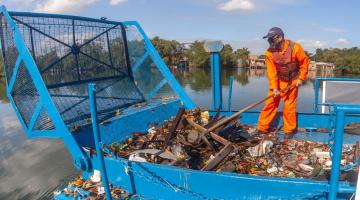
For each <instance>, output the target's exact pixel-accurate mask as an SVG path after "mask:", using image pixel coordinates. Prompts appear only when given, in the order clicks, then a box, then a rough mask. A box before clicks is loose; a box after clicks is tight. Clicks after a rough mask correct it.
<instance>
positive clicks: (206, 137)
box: [106, 109, 355, 179]
mask: <svg viewBox="0 0 360 200" xmlns="http://www.w3.org/2000/svg"><path fill="white" fill-rule="evenodd" d="M222 119H223V117H220V115H219V113H217V114H216V115H215V116H214V117H213V118H210V116H209V113H208V112H207V111H201V110H200V109H195V110H189V111H185V110H184V109H179V111H178V113H177V115H176V117H174V118H173V119H171V120H169V121H167V122H165V123H164V124H163V125H162V126H160V127H158V128H155V127H152V128H150V129H149V130H148V132H147V133H146V134H143V133H139V132H134V133H133V135H132V136H133V137H131V138H128V139H126V141H124V142H122V143H112V144H111V145H107V146H106V147H107V149H108V150H109V152H111V154H112V155H114V156H119V157H123V158H126V159H129V160H131V161H137V162H151V163H158V164H164V165H172V166H178V167H183V168H188V169H196V170H206V171H218V172H223V171H226V172H237V173H242V174H253V175H259V176H277V177H303V178H314V179H327V178H328V175H329V171H330V169H331V164H332V163H331V159H330V149H329V146H328V145H327V144H321V143H314V142H310V141H299V140H289V139H284V140H281V139H279V138H278V137H276V136H275V135H276V133H277V131H278V130H275V131H274V132H272V134H269V135H265V134H261V135H256V131H255V130H256V129H255V127H252V126H249V125H246V124H242V123H240V122H239V121H238V120H236V119H235V120H232V121H230V122H228V123H226V124H224V125H223V126H220V127H219V128H217V129H215V130H214V131H212V132H210V133H208V134H203V133H204V131H206V130H207V129H209V128H210V127H211V126H213V125H214V124H216V123H219V122H220V121H221V120H222ZM319 134H320V133H319ZM354 152H355V146H354V145H344V146H343V155H342V161H341V164H342V166H345V165H351V164H352V163H353V162H354V160H355V156H354ZM107 156H109V155H107Z"/></svg>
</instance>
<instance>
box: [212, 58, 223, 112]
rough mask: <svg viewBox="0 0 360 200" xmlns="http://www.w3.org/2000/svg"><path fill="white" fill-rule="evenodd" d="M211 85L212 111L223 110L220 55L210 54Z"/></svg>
mask: <svg viewBox="0 0 360 200" xmlns="http://www.w3.org/2000/svg"><path fill="white" fill-rule="evenodd" d="M210 66H211V83H212V109H213V110H215V109H219V108H220V109H221V110H222V90H221V71H220V53H219V52H211V53H210Z"/></svg>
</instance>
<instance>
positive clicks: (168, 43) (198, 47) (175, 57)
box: [151, 37, 250, 68]
mask: <svg viewBox="0 0 360 200" xmlns="http://www.w3.org/2000/svg"><path fill="white" fill-rule="evenodd" d="M151 42H152V43H153V45H154V46H155V48H156V49H157V50H158V52H159V54H160V56H161V57H162V58H163V60H164V62H165V63H166V64H167V65H177V64H178V62H179V61H180V60H181V59H183V58H185V57H186V58H187V59H188V61H189V62H190V63H191V65H192V66H193V67H202V68H206V67H209V66H210V64H209V60H210V53H208V52H206V51H205V49H204V43H205V41H199V40H197V41H194V42H192V43H191V44H190V45H189V47H187V48H185V46H184V44H181V43H180V42H178V41H176V40H165V39H162V38H159V37H154V38H152V39H151ZM249 54H250V51H249V49H247V48H240V49H236V50H234V49H233V48H232V46H231V45H230V44H225V45H224V48H223V49H222V50H221V52H220V57H221V59H220V61H221V65H222V67H234V66H236V65H237V61H238V60H242V61H245V60H247V58H248V56H249Z"/></svg>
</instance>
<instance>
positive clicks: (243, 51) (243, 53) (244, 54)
mask: <svg viewBox="0 0 360 200" xmlns="http://www.w3.org/2000/svg"><path fill="white" fill-rule="evenodd" d="M234 54H235V58H236V60H241V61H242V63H243V66H244V67H246V66H247V65H248V64H249V63H248V62H245V61H246V60H247V59H248V58H249V55H250V51H249V49H248V48H245V47H244V48H240V49H237V50H236V51H235V52H234Z"/></svg>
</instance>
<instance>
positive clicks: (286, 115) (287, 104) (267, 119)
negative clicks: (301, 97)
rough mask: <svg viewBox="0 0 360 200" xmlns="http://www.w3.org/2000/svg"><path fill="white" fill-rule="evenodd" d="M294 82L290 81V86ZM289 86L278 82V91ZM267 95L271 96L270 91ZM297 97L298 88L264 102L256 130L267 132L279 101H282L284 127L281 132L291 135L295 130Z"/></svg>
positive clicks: (286, 83)
mask: <svg viewBox="0 0 360 200" xmlns="http://www.w3.org/2000/svg"><path fill="white" fill-rule="evenodd" d="M294 82H295V81H292V83H290V84H294ZM288 85H289V82H284V81H279V88H280V89H279V90H281V89H283V88H286V87H287V86H288ZM268 95H272V91H271V90H269V92H268ZM297 95H298V88H297V87H292V88H291V89H290V90H288V91H287V92H286V91H285V92H282V93H281V94H280V95H279V96H277V97H272V98H269V99H268V100H267V101H266V102H265V106H264V108H263V109H262V111H261V113H260V116H259V121H258V127H257V128H258V130H259V131H262V132H268V131H269V129H270V123H271V122H272V120H273V119H274V118H275V116H276V114H277V111H278V107H279V103H280V100H281V99H283V101H284V109H283V121H284V126H283V130H284V132H285V133H292V132H294V131H295V130H296V126H297V124H296V101H297Z"/></svg>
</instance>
